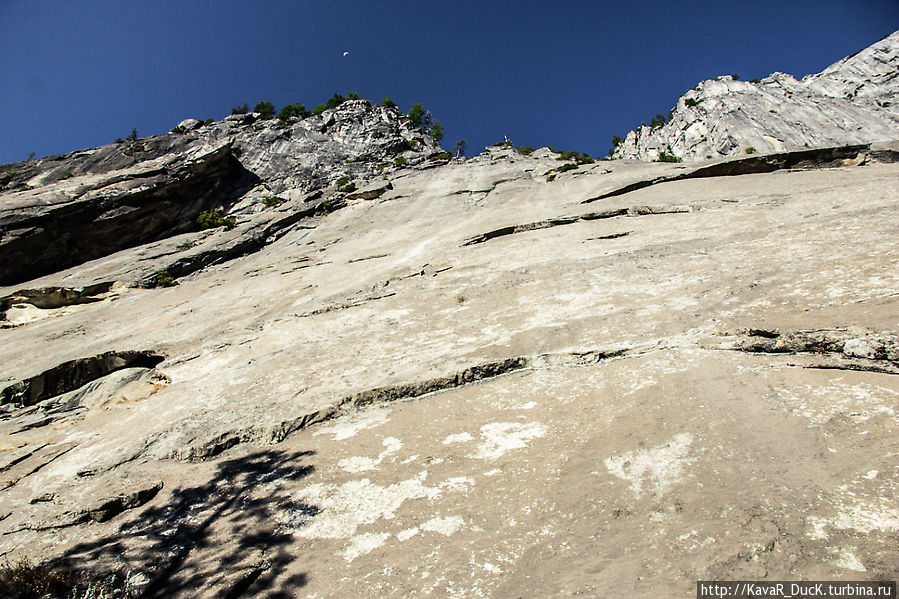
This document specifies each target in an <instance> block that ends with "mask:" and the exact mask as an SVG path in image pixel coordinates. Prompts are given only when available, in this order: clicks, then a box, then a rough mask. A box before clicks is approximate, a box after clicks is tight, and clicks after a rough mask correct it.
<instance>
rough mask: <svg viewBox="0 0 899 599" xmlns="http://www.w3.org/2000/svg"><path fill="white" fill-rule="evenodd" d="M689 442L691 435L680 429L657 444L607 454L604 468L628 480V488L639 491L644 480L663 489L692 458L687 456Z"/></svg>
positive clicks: (679, 475)
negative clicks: (670, 437)
mask: <svg viewBox="0 0 899 599" xmlns="http://www.w3.org/2000/svg"><path fill="white" fill-rule="evenodd" d="M692 443H693V435H691V434H690V433H679V434H677V435H675V436H674V438H673V439H671V441H669V442H667V443H663V444H661V445H657V446H656V447H652V448H650V449H644V450H638V451H629V452H627V453H623V454H621V455H618V456H612V457H609V458H606V460H605V465H606V469H608V471H609V473H611V474H613V475H614V476H617V477H618V478H621V479H624V480H626V481H629V482H630V483H631V489H633V491H634V493H636V494H638V495H639V494H641V493H642V491H643V486H644V484H647V483H648V484H649V485H650V486H652V488H653V489H655V490H656V491H663V490H664V489H665V488H666V487H669V486H670V485H672V484H674V483H676V482H678V481H679V480H680V479H681V474H682V472H683V468H684V466H686V465H688V464H690V463H691V462H692V460H691V459H690V458H689V457H687V453H688V451H689V449H690V445H691V444H692Z"/></svg>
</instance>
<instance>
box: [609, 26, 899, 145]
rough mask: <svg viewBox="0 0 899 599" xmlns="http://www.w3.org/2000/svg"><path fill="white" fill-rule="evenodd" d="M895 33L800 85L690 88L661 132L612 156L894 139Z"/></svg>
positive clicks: (779, 80) (898, 60) (640, 132)
mask: <svg viewBox="0 0 899 599" xmlns="http://www.w3.org/2000/svg"><path fill="white" fill-rule="evenodd" d="M897 73H899V31H897V32H895V33H893V34H891V35H889V36H887V37H886V38H884V39H882V40H881V41H879V42H877V43H876V44H873V45H872V46H870V47H868V48H865V49H864V50H862V51H861V52H858V53H856V54H854V55H852V56H849V57H846V58H844V59H842V60H840V61H838V62H836V63H834V64H833V65H831V66H829V67H827V68H826V69H824V70H823V71H821V72H820V73H817V74H814V75H808V76H806V77H803V79H802V80H801V81H797V80H796V79H794V78H793V77H791V76H790V75H787V74H785V73H773V74H772V75H770V76H769V77H766V78H764V79H762V80H761V81H759V82H758V83H751V82H747V81H739V80H734V79H733V78H732V77H731V76H723V77H717V78H715V79H714V80H707V81H703V82H702V83H700V84H699V85H697V86H696V87H695V88H693V89H691V90H689V91H687V92H686V93H685V94H684V95H683V96H681V97H680V99H678V101H677V105H676V106H675V107H674V108H673V109H672V112H671V114H670V118H669V120H668V122H667V123H666V124H664V125H662V126H660V127H655V128H653V127H651V126H642V127H640V128H639V129H637V130H636V131H631V132H630V133H628V134H627V136H626V138H625V140H624V142H623V143H621V144H620V145H619V146H618V147H617V148H616V150H615V152H614V154H613V156H614V157H615V158H636V159H639V160H656V159H657V158H658V157H659V156H660V153H661V152H666V153H668V154H672V155H674V156H677V157H679V158H682V159H684V160H705V159H708V158H719V157H722V156H733V155H745V154H746V153H747V151H749V152H752V151H755V152H758V153H762V154H766V153H770V152H784V151H792V150H801V149H804V148H821V147H831V146H839V145H849V144H864V143H871V142H876V141H886V140H894V139H897V138H899V101H897V100H899V75H897Z"/></svg>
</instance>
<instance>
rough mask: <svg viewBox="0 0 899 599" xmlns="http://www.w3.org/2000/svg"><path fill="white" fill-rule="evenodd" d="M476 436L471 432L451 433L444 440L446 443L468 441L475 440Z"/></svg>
mask: <svg viewBox="0 0 899 599" xmlns="http://www.w3.org/2000/svg"><path fill="white" fill-rule="evenodd" d="M473 439H474V437H472V436H471V433H456V434H454V435H449V436H448V437H447V438H446V439H444V440H443V444H444V445H449V444H450V443H467V442H468V441H471V440H473Z"/></svg>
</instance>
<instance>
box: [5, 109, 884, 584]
mask: <svg viewBox="0 0 899 599" xmlns="http://www.w3.org/2000/svg"><path fill="white" fill-rule="evenodd" d="M232 125H233V126H232ZM193 126H194V125H193V124H192V125H191V126H190V127H188V126H185V127H184V129H185V130H186V132H185V133H181V134H167V135H163V136H157V137H155V138H150V139H146V140H137V141H136V142H134V143H131V144H120V145H117V146H111V147H106V148H99V149H96V150H89V151H85V152H78V153H74V154H71V155H69V156H68V157H56V158H49V159H43V160H40V161H33V163H25V164H23V165H17V168H16V169H15V170H17V174H16V175H14V176H13V177H12V178H11V179H10V182H8V184H7V189H6V190H4V191H3V192H2V194H0V214H2V215H3V218H5V219H7V220H5V221H3V222H5V223H31V224H30V225H29V226H28V227H26V226H24V225H21V226H19V225H17V228H16V229H14V230H15V231H16V233H15V235H14V236H13V234H12V233H11V231H10V229H4V232H3V234H4V237H3V243H0V264H2V265H5V268H7V269H11V267H10V266H8V264H9V263H10V260H8V259H5V258H6V257H7V256H11V255H13V253H12V250H11V249H10V248H14V247H17V246H15V245H14V243H25V242H26V241H27V240H28V239H29V236H32V237H33V238H37V236H38V235H41V234H45V235H46V234H47V233H40V232H38V231H37V230H38V229H49V225H46V224H42V223H46V222H53V223H55V226H56V227H57V229H56V231H57V238H56V239H57V242H58V243H62V241H61V240H62V239H66V238H67V237H66V236H68V238H70V239H71V242H72V243H76V242H78V243H80V244H81V246H79V247H87V246H88V245H89V244H86V243H85V241H86V240H87V239H95V240H101V239H104V237H103V236H102V235H101V233H102V229H101V228H100V227H101V225H102V223H105V222H107V221H110V222H112V223H117V225H116V226H119V227H124V225H125V224H127V223H129V222H132V223H142V224H141V226H140V227H139V229H141V230H144V231H146V234H147V237H146V238H141V237H140V236H137V237H135V238H132V239H129V240H128V241H127V242H125V243H122V247H118V248H117V247H116V246H115V245H114V244H113V243H112V242H106V245H105V246H104V248H105V249H104V250H103V252H105V253H103V255H101V256H99V257H96V258H93V259H87V258H86V257H82V259H86V260H87V261H80V262H67V261H65V260H60V261H59V263H58V264H56V265H55V266H54V264H53V262H52V260H50V259H47V260H45V261H44V262H43V263H41V264H43V266H42V267H41V268H40V269H37V268H35V269H34V270H32V271H30V272H29V271H28V270H27V268H21V267H20V269H19V270H18V271H15V272H16V274H15V276H13V275H7V276H8V277H9V279H7V282H8V284H4V285H2V286H0V325H2V326H0V557H3V559H4V560H7V561H8V562H9V563H11V564H16V563H18V560H20V559H24V558H27V559H29V560H31V561H32V562H33V563H35V562H44V563H47V564H49V565H50V566H51V567H53V568H75V569H77V570H81V571H88V572H90V573H91V574H93V575H95V576H96V577H100V578H103V577H105V576H107V575H109V574H110V573H113V574H114V573H118V575H119V576H118V578H116V579H115V580H114V585H115V586H118V587H120V588H121V589H122V590H123V591H127V593H128V595H126V596H129V597H171V598H191V599H193V598H210V599H211V598H221V597H232V598H235V597H259V598H271V597H319V598H320V597H397V598H400V597H402V598H406V597H415V596H439V597H484V596H487V597H519V596H539V597H543V596H588V597H610V596H622V595H627V596H634V597H659V596H664V597H667V596H692V595H693V594H695V592H696V587H695V584H696V580H697V579H700V580H725V579H731V580H732V579H752V580H756V579H769V580H796V579H817V580H840V579H842V580H860V579H875V580H880V579H895V577H896V574H897V570H896V564H897V563H899V550H897V548H899V513H897V509H896V505H895V498H896V494H897V490H899V473H897V470H896V464H895V456H896V454H897V451H899V446H897V441H896V440H897V438H899V435H897V433H899V420H897V417H896V415H897V413H899V335H897V329H899V322H897V320H896V315H897V314H899V272H897V269H896V268H895V264H896V263H897V261H899V221H897V219H896V218H895V215H896V212H897V209H899V162H897V158H899V144H897V143H895V142H894V143H877V144H856V145H851V146H843V147H838V148H824V149H804V150H802V151H795V152H781V153H775V154H766V155H758V156H750V157H741V158H736V159H724V160H714V161H712V162H711V163H708V164H691V163H684V164H661V163H647V162H638V161H599V162H596V163H594V164H587V165H581V166H579V167H577V168H574V169H571V170H567V171H564V172H559V170H560V169H559V167H560V165H561V164H562V162H560V161H559V160H557V155H556V154H555V153H553V152H552V151H550V150H548V149H540V150H537V151H534V152H533V153H532V154H531V155H530V156H523V155H520V154H518V153H517V152H516V151H515V150H513V149H511V148H503V147H492V148H490V149H488V151H487V152H486V153H484V154H481V155H479V156H476V157H472V158H465V159H458V158H456V159H449V160H447V159H446V157H445V156H441V155H435V154H434V150H436V148H435V147H434V146H433V145H432V144H431V143H430V142H429V141H428V140H427V139H425V138H424V136H423V134H422V133H421V132H418V131H416V130H414V129H412V128H411V127H409V126H408V124H407V123H406V122H405V121H404V120H403V118H402V117H400V115H398V113H394V112H392V111H390V110H388V109H382V108H376V107H374V106H372V105H371V104H368V103H365V102H361V101H359V102H349V103H347V104H345V105H343V106H341V107H340V108H338V109H336V110H334V111H329V112H326V113H325V114H324V115H322V116H321V117H312V118H309V119H304V120H302V121H296V122H293V123H290V124H286V125H279V124H277V123H274V122H258V121H256V118H255V117H254V116H253V115H234V116H232V117H228V118H227V119H225V120H223V121H221V122H219V123H214V124H212V125H207V126H203V127H199V128H191V127H193ZM416 139H417V141H416ZM400 155H402V156H404V157H405V158H407V161H406V164H405V165H403V166H396V157H398V156H400ZM400 162H401V164H402V161H400ZM4 168H5V167H4ZM67 172H72V173H73V174H72V176H70V177H69V176H63V175H65V173H67ZM549 174H555V175H556V176H555V178H554V179H551V180H548V179H549V177H548V175H549ZM344 179H345V180H344ZM20 181H21V182H20ZM350 183H353V185H352V186H351V185H349V184H350ZM23 184H27V185H29V186H33V189H19V188H20V187H21V185H23ZM139 200H140V201H139ZM98 206H99V207H102V208H104V211H102V212H99V210H100V208H97V207H98ZM207 207H211V208H212V209H218V210H220V211H221V213H220V216H221V218H223V219H233V222H231V221H227V222H222V223H220V224H218V225H215V226H213V227H212V228H209V229H202V230H200V229H198V228H196V227H194V226H193V225H195V224H196V219H195V218H193V216H188V214H190V215H192V214H194V213H196V211H197V210H204V211H207ZM125 208H127V209H128V210H130V212H128V211H124V209H125ZM60 210H70V211H72V212H63V213H62V214H63V215H69V220H65V219H64V218H62V216H60V213H59V212H56V211H60ZM120 211H122V212H121V215H120ZM79 214H80V215H82V216H78V217H76V216H74V215H79ZM171 214H181V215H182V216H179V217H177V218H175V217H170V216H169V215H171ZM42 215H43V217H44V218H45V221H41V220H36V219H40V218H41V216H42ZM48 215H53V217H52V219H51V218H50V216H48ZM129 215H133V216H132V217H131V218H132V219H133V220H131V221H129ZM137 215H146V216H145V217H141V218H140V219H138V218H136V216H137ZM29 219H31V220H29ZM166 219H168V220H166ZM157 221H160V222H163V221H164V222H167V223H168V224H167V225H166V227H164V228H160V227H157V225H156V223H157ZM188 225H190V226H188ZM181 226H183V227H184V228H183V229H180V228H179V227H181ZM154 227H156V228H154ZM125 228H126V229H127V227H125ZM31 230H33V231H31ZM29 231H31V232H29ZM112 237H115V236H111V235H107V238H112ZM4 243H5V244H7V245H3V244H4ZM98 243H99V241H98ZM31 251H32V252H33V254H28V253H27V252H24V250H23V253H22V255H23V256H24V257H21V258H20V259H19V260H20V261H24V262H25V263H26V264H28V261H29V260H31V259H32V258H31V255H33V256H34V257H35V258H34V260H35V264H38V263H39V262H38V259H39V258H40V256H41V253H40V251H41V248H40V247H39V244H35V245H34V246H33V247H32V250H31ZM17 255H18V254H17ZM10 271H11V270H10ZM10 279H11V280H12V282H9V281H10ZM110 584H113V583H112V582H111V583H110ZM2 592H5V591H4V590H3V588H2V587H0V594H2Z"/></svg>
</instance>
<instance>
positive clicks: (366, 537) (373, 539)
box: [341, 532, 390, 562]
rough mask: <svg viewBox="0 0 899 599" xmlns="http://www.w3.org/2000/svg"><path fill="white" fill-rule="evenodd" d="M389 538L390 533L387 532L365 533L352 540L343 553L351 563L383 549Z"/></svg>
mask: <svg viewBox="0 0 899 599" xmlns="http://www.w3.org/2000/svg"><path fill="white" fill-rule="evenodd" d="M389 538H390V533H387V532H364V533H362V534H358V535H356V536H354V537H353V538H352V539H350V544H349V545H348V546H347V547H346V549H344V550H343V551H342V552H341V553H342V554H343V558H344V559H345V560H346V561H348V562H351V561H353V560H354V559H356V558H357V557H359V556H360V555H365V554H366V553H371V552H372V551H374V550H375V549H377V548H378V547H381V546H382V545H384V543H386V542H387V539H389Z"/></svg>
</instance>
